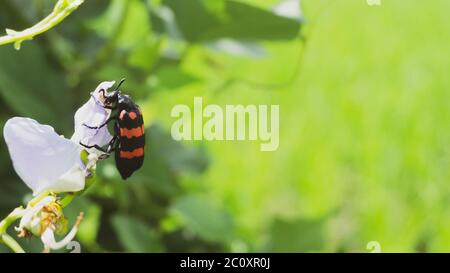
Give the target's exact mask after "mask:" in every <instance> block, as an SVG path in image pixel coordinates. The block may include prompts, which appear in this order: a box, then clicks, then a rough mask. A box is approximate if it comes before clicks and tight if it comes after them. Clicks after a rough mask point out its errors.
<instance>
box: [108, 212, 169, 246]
mask: <svg viewBox="0 0 450 273" xmlns="http://www.w3.org/2000/svg"><path fill="white" fill-rule="evenodd" d="M112 225H113V228H114V230H115V232H116V234H117V237H118V238H119V241H120V243H121V245H122V246H123V247H124V248H125V250H126V251H129V252H162V251H164V248H163V246H162V245H161V242H160V239H159V237H158V235H157V233H156V232H155V231H154V230H153V229H151V228H150V227H149V225H148V224H147V223H145V222H143V221H141V220H139V219H137V218H134V217H131V216H128V215H124V214H116V215H114V216H113V217H112Z"/></svg>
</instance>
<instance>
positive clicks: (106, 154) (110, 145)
mask: <svg viewBox="0 0 450 273" xmlns="http://www.w3.org/2000/svg"><path fill="white" fill-rule="evenodd" d="M118 139H119V137H118V136H113V138H112V139H111V141H110V142H109V143H108V148H106V151H102V152H104V154H102V155H101V156H100V157H99V158H100V159H107V158H108V157H109V155H110V154H111V152H114V151H115V150H116V148H117V145H119V143H118V142H116V141H117V140H118Z"/></svg>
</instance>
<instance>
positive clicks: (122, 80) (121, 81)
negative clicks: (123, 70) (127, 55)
mask: <svg viewBox="0 0 450 273" xmlns="http://www.w3.org/2000/svg"><path fill="white" fill-rule="evenodd" d="M124 81H125V78H123V79H121V80H120V82H119V84H118V85H117V87H116V89H115V90H114V91H118V90H119V87H120V86H121V85H122V83H123V82H124Z"/></svg>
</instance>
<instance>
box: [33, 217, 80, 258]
mask: <svg viewBox="0 0 450 273" xmlns="http://www.w3.org/2000/svg"><path fill="white" fill-rule="evenodd" d="M82 219H83V213H80V215H79V216H78V217H77V220H76V222H75V225H74V226H73V227H72V229H71V230H70V231H69V233H67V235H66V237H64V238H63V239H62V240H61V241H59V242H56V240H55V234H54V231H53V229H52V228H51V227H48V228H47V229H46V230H45V231H44V232H43V233H42V235H41V240H42V243H44V246H45V247H46V248H50V249H61V248H63V247H65V246H66V245H67V244H69V243H70V242H71V241H72V240H73V238H75V235H77V231H78V226H79V225H80V223H81V220H82Z"/></svg>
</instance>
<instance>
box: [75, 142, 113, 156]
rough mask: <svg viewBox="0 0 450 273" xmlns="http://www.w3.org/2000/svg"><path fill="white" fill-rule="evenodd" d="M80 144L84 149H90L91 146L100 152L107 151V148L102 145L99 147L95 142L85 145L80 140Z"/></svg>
mask: <svg viewBox="0 0 450 273" xmlns="http://www.w3.org/2000/svg"><path fill="white" fill-rule="evenodd" d="M80 145H81V146H83V147H84V148H86V149H91V148H95V149H97V150H99V151H102V152H104V153H108V150H107V149H105V148H103V147H100V146H98V145H97V144H95V145H90V146H89V145H86V144H83V143H82V142H81V141H80Z"/></svg>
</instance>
